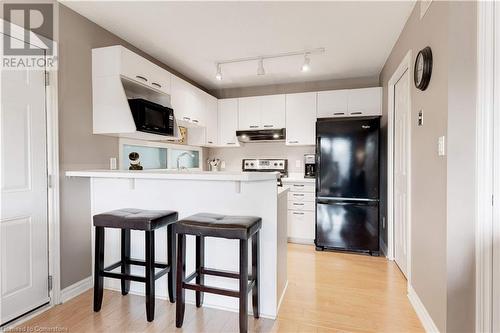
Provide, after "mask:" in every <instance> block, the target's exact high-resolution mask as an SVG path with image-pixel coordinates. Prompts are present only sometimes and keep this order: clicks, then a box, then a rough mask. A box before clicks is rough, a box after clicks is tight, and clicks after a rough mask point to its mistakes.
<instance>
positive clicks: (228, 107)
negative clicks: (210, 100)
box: [218, 98, 239, 147]
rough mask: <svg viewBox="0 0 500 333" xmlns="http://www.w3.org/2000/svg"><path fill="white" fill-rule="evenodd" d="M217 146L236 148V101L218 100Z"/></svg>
mask: <svg viewBox="0 0 500 333" xmlns="http://www.w3.org/2000/svg"><path fill="white" fill-rule="evenodd" d="M218 114H219V145H220V146H226V147H238V146H239V142H238V139H237V138H236V130H237V128H238V99H236V98H228V99H219V101H218Z"/></svg>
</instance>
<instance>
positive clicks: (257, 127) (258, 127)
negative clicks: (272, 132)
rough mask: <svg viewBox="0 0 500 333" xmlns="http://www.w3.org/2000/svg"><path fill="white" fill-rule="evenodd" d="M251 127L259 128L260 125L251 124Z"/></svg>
mask: <svg viewBox="0 0 500 333" xmlns="http://www.w3.org/2000/svg"><path fill="white" fill-rule="evenodd" d="M249 127H250V128H259V126H257V125H250V126H249Z"/></svg>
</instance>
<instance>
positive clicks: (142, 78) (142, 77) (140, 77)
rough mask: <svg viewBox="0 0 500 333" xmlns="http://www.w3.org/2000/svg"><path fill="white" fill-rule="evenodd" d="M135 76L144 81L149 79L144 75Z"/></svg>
mask: <svg viewBox="0 0 500 333" xmlns="http://www.w3.org/2000/svg"><path fill="white" fill-rule="evenodd" d="M135 77H136V78H138V79H139V80H142V81H144V82H148V79H146V78H145V77H144V76H140V75H136V76H135Z"/></svg>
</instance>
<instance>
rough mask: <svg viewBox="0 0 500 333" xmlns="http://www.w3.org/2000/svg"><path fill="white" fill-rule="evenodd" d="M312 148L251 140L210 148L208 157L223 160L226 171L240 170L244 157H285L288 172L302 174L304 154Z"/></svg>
mask: <svg viewBox="0 0 500 333" xmlns="http://www.w3.org/2000/svg"><path fill="white" fill-rule="evenodd" d="M314 150H315V147H314V146H301V147H296V146H286V145H285V143H284V142H261V143H255V142H252V143H246V144H242V146H241V147H238V148H210V149H208V158H219V159H221V160H223V161H225V165H226V168H225V170H226V171H241V160H242V159H244V158H286V159H288V172H289V173H297V174H304V154H314Z"/></svg>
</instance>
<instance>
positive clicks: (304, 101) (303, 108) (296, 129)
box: [286, 92, 317, 146]
mask: <svg viewBox="0 0 500 333" xmlns="http://www.w3.org/2000/svg"><path fill="white" fill-rule="evenodd" d="M316 95H317V93H316V92H310V93H300V94H288V95H286V144H287V145H294V146H305V145H315V141H316V137H315V136H316Z"/></svg>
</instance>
